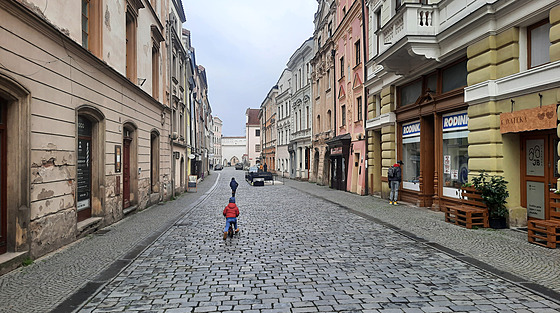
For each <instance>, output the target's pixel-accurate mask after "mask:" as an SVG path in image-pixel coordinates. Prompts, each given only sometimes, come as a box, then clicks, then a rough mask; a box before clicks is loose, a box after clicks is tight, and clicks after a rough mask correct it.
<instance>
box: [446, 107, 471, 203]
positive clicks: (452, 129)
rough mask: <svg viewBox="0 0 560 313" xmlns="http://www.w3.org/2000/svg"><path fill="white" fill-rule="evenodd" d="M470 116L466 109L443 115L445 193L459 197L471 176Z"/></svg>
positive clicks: (448, 195) (447, 195)
mask: <svg viewBox="0 0 560 313" xmlns="http://www.w3.org/2000/svg"><path fill="white" fill-rule="evenodd" d="M468 126H469V116H468V114H467V112H466V111H461V112H454V113H450V114H445V115H443V116H442V132H443V136H442V138H443V144H442V147H443V195H444V196H446V197H453V198H459V196H460V192H459V190H460V189H461V186H462V185H463V184H465V183H467V182H468V178H469V177H468V176H469V153H468V150H469V145H468V136H469V130H468Z"/></svg>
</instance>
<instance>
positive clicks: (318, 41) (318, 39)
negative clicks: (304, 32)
mask: <svg viewBox="0 0 560 313" xmlns="http://www.w3.org/2000/svg"><path fill="white" fill-rule="evenodd" d="M317 47H319V49H321V36H319V38H317Z"/></svg>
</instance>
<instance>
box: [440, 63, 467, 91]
mask: <svg viewBox="0 0 560 313" xmlns="http://www.w3.org/2000/svg"><path fill="white" fill-rule="evenodd" d="M467 74H468V72H467V61H466V60H464V61H462V62H459V63H457V64H455V65H452V66H450V67H448V68H445V69H443V71H442V73H441V75H442V90H441V92H442V93H446V92H448V91H451V90H455V89H458V88H462V87H464V86H466V85H467Z"/></svg>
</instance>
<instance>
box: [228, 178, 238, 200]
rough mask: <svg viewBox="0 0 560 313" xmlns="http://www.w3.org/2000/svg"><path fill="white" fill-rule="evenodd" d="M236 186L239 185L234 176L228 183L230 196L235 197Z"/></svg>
mask: <svg viewBox="0 0 560 313" xmlns="http://www.w3.org/2000/svg"><path fill="white" fill-rule="evenodd" d="M237 186H239V184H238V183H237V181H236V180H235V177H232V178H231V182H230V183H229V187H230V188H231V196H232V197H235V192H236V191H237Z"/></svg>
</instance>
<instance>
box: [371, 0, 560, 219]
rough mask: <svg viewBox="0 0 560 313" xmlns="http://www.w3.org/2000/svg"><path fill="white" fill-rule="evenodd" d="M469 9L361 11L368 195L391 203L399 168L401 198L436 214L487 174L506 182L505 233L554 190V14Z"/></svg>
mask: <svg viewBox="0 0 560 313" xmlns="http://www.w3.org/2000/svg"><path fill="white" fill-rule="evenodd" d="M467 2H468V5H467V6H464V5H456V4H458V3H459V2H458V1H432V2H430V3H429V4H422V3H412V2H404V1H403V3H402V4H400V6H398V7H397V6H396V4H395V2H392V1H368V3H367V5H368V10H369V28H368V47H369V60H368V63H367V73H368V76H367V81H366V84H365V85H366V88H367V89H368V120H367V123H366V128H367V131H368V151H369V153H368V181H369V182H371V183H369V184H368V186H369V192H370V193H372V194H376V193H377V194H379V195H381V196H383V197H387V195H388V192H389V187H388V184H387V178H386V173H387V169H388V167H389V166H391V165H392V164H393V163H394V162H395V161H396V160H403V161H404V166H403V183H402V185H401V188H402V192H401V199H403V200H406V201H408V202H412V203H414V204H417V205H420V206H425V207H432V208H434V209H440V208H442V207H444V206H445V205H447V204H452V203H456V202H457V201H459V190H460V187H461V186H462V185H463V184H465V183H468V182H469V181H470V180H471V179H472V177H474V176H476V175H478V174H479V173H481V172H482V171H484V172H488V173H489V174H492V175H501V176H503V177H505V179H506V180H507V181H508V191H509V194H510V196H509V198H508V200H507V207H508V210H509V225H510V226H511V227H514V226H524V225H526V223H527V220H528V219H533V218H536V219H546V218H548V215H549V212H550V192H551V191H554V190H556V189H557V181H558V177H559V176H558V152H557V146H558V135H557V132H556V121H557V112H556V106H557V104H558V103H559V100H560V98H559V97H558V94H559V92H558V90H559V89H558V88H559V86H560V80H559V79H558V77H559V76H558V64H557V63H558V61H559V59H560V54H559V53H558V52H557V51H558V50H560V49H559V48H558V47H559V46H558V45H557V43H558V38H559V37H560V36H559V35H558V34H560V33H558V31H557V29H556V28H557V27H556V25H557V24H558V20H559V17H558V16H559V15H558V12H560V11H559V9H558V8H557V4H556V5H555V2H554V1H513V2H508V1H499V0H498V1H492V2H488V1H477V0H470V1H467ZM461 3H463V2H461ZM557 33H558V34H557Z"/></svg>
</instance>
